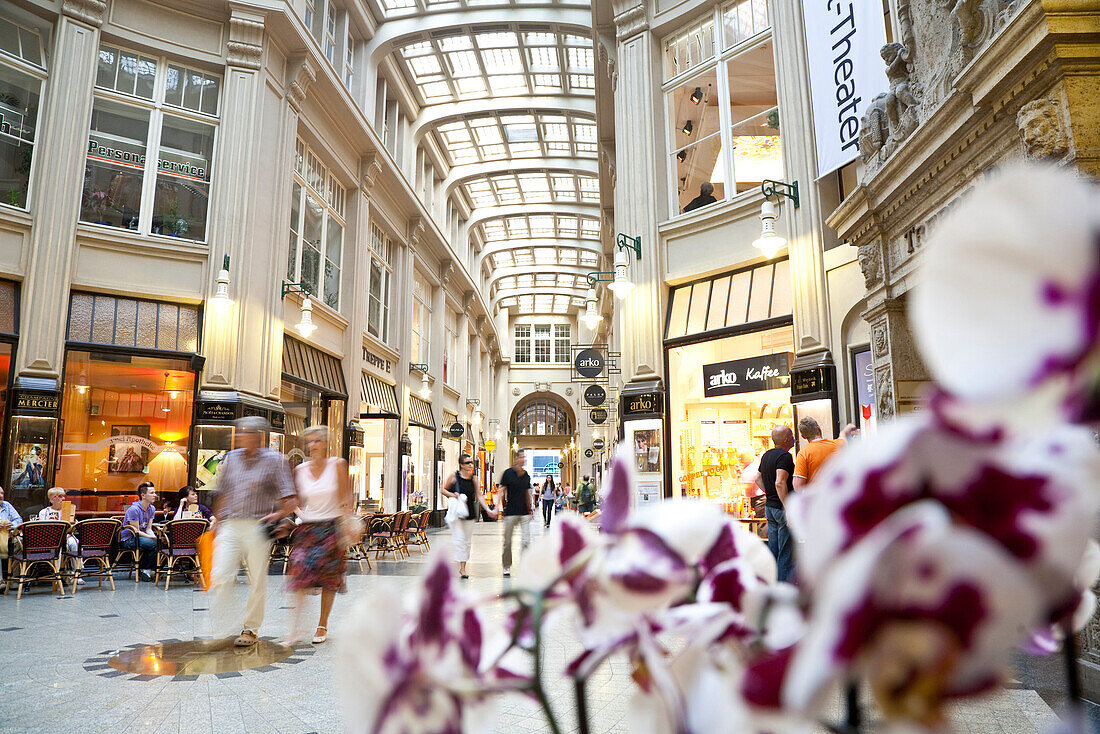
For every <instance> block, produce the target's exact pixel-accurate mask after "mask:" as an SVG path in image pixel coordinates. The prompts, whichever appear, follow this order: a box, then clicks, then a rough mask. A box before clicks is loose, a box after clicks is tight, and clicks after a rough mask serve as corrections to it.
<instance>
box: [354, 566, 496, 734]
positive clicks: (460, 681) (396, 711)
mask: <svg viewBox="0 0 1100 734" xmlns="http://www.w3.org/2000/svg"><path fill="white" fill-rule="evenodd" d="M404 601H406V600H403V598H402V596H401V595H400V594H399V593H398V592H397V591H396V590H395V589H393V588H392V587H384V588H381V589H379V590H378V591H376V592H374V593H373V594H371V595H370V596H369V597H367V598H366V599H365V600H364V601H363V603H361V604H360V605H359V606H358V607H357V608H356V610H355V612H354V613H353V614H352V616H351V619H350V620H349V622H348V624H347V627H346V633H345V634H344V635H342V639H343V642H342V644H341V646H340V647H339V651H338V656H337V660H336V673H337V675H336V679H337V680H338V681H339V682H340V684H341V686H342V700H343V704H344V718H345V723H346V725H347V727H348V728H349V730H352V731H363V732H370V733H371V734H461V733H462V732H489V731H492V730H493V727H494V725H495V722H494V721H493V719H492V717H491V708H492V707H491V706H490V704H489V701H490V694H491V693H494V692H499V691H501V690H506V689H508V688H509V686H508V685H507V684H505V682H504V678H506V677H508V676H507V673H506V671H505V670H504V669H503V668H500V667H497V668H495V669H494V670H493V671H491V672H490V671H487V670H483V669H482V668H483V667H485V666H484V665H483V663H484V662H485V661H484V660H483V658H484V656H483V653H482V648H483V644H484V643H485V640H484V637H485V635H486V632H487V631H488V630H487V628H486V626H485V625H484V624H483V623H482V621H481V619H480V618H479V615H478V613H477V611H476V610H475V609H474V607H473V605H472V603H471V601H472V600H464V599H462V598H460V597H459V596H458V594H457V592H456V589H455V586H454V578H453V575H452V572H451V567H450V564H449V563H448V562H447V561H446V559H445V558H444V557H443V556H442V555H440V554H437V555H436V556H435V557H434V558H433V559H432V560H431V561H430V562H429V564H428V569H427V571H426V573H425V574H424V576H423V578H422V581H421V585H420V588H419V589H418V590H417V593H416V594H415V595H414V596H413V597H411V598H410V599H407V601H410V602H411V604H410V606H409V607H408V608H405V609H404V612H402V611H401V610H402V609H403V607H404ZM513 687H514V686H513Z"/></svg>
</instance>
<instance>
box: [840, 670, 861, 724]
mask: <svg viewBox="0 0 1100 734" xmlns="http://www.w3.org/2000/svg"><path fill="white" fill-rule="evenodd" d="M844 698H845V699H846V701H845V702H846V704H847V707H848V721H847V722H846V723H847V731H849V732H858V731H859V727H860V724H861V722H860V718H861V717H860V710H859V684H858V683H856V682H855V681H852V682H851V683H849V684H848V686H847V688H846V689H845V691H844Z"/></svg>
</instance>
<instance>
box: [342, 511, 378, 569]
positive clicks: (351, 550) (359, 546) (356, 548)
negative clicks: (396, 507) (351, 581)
mask: <svg viewBox="0 0 1100 734" xmlns="http://www.w3.org/2000/svg"><path fill="white" fill-rule="evenodd" d="M363 519H364V520H366V523H365V524H364V527H363V535H361V536H360V537H359V540H357V541H355V542H354V543H352V544H351V545H349V546H348V550H347V558H348V561H355V562H356V563H358V564H359V573H363V561H366V562H367V570H368V571H371V570H374V566H373V565H371V562H370V554H369V552H368V551H367V547H366V545H365V544H364V543H365V542H366V538H367V537H368V533H370V521H371V519H372V518H363Z"/></svg>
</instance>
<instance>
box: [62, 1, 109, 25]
mask: <svg viewBox="0 0 1100 734" xmlns="http://www.w3.org/2000/svg"><path fill="white" fill-rule="evenodd" d="M61 13H62V14H63V15H67V16H69V17H70V18H73V19H74V20H79V21H80V22H81V23H87V24H88V25H90V26H93V27H95V28H99V27H101V26H102V25H103V19H104V16H105V15H106V14H107V0H65V1H64V2H63V3H62V4H61Z"/></svg>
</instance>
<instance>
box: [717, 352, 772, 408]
mask: <svg viewBox="0 0 1100 734" xmlns="http://www.w3.org/2000/svg"><path fill="white" fill-rule="evenodd" d="M790 374H791V355H790V354H789V353H786V352H784V353H782V354H769V355H767V356H764V357H751V358H749V359H735V360H732V361H730V362H717V363H715V364H705V365H703V396H704V397H708V398H713V397H717V396H719V395H737V394H738V393H745V392H756V391H757V390H771V389H773V388H777V387H786V385H787V383H788V382H789V377H790Z"/></svg>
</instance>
